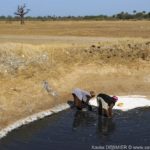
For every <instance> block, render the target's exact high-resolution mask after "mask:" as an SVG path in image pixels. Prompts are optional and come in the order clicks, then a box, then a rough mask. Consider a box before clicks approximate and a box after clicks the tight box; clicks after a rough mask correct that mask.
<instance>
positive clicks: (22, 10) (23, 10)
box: [15, 4, 30, 24]
mask: <svg viewBox="0 0 150 150" xmlns="http://www.w3.org/2000/svg"><path fill="white" fill-rule="evenodd" d="M29 11H30V9H26V5H25V4H24V5H20V6H19V5H18V9H17V11H16V12H15V15H16V16H19V18H20V23H21V24H24V16H25V15H26V14H27V13H29Z"/></svg>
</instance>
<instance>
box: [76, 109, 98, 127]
mask: <svg viewBox="0 0 150 150" xmlns="http://www.w3.org/2000/svg"><path fill="white" fill-rule="evenodd" d="M94 122H95V117H94V115H92V114H91V112H89V111H81V110H77V111H76V113H75V115H74V121H73V129H75V128H78V127H86V126H89V125H90V124H93V123H94Z"/></svg>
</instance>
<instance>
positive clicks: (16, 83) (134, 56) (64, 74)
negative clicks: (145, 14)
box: [0, 21, 150, 128]
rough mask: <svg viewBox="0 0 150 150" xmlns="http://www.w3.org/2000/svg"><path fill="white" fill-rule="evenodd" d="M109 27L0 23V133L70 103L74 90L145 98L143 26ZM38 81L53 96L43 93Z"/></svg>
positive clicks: (148, 45)
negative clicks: (13, 123) (50, 109)
mask: <svg viewBox="0 0 150 150" xmlns="http://www.w3.org/2000/svg"><path fill="white" fill-rule="evenodd" d="M111 23H112V27H111V29H110V26H111V25H110V22H108V21H102V22H96V21H95V22H85V21H84V22H81V21H79V22H27V23H26V25H25V26H20V25H19V23H17V22H15V23H14V22H13V23H12V24H5V22H0V34H1V37H0V85H1V87H0V128H3V127H5V126H6V125H8V124H10V123H12V122H14V121H16V120H18V119H20V118H22V117H26V116H28V115H31V114H33V113H35V112H39V111H42V110H45V109H48V108H50V107H52V106H54V105H56V104H58V103H62V102H66V101H67V100H70V99H72V97H71V94H70V93H71V90H72V89H73V88H75V87H80V88H83V89H86V90H95V91H96V92H97V93H98V92H106V93H108V94H113V95H118V94H119V95H125V94H143V95H147V96H149V89H150V76H149V72H150V39H149V38H146V39H143V38H141V37H149V32H150V29H149V22H148V21H141V22H139V21H137V22H132V21H131V22H130V21H127V22H123V21H121V22H120V21H119V22H111ZM102 26H103V27H102ZM139 26H141V27H142V26H144V28H140V29H139V28H138V27H139ZM117 27H120V28H121V29H120V31H118V32H114V31H115V30H116V29H117ZM131 27H132V29H131ZM133 27H135V28H133ZM107 29H108V30H107ZM109 29H110V30H109ZM105 31H107V32H105ZM108 31H109V33H108ZM130 31H132V32H130ZM138 31H140V32H138ZM141 31H143V32H141ZM104 32H105V34H104ZM23 33H24V34H25V35H26V36H23V35H24V34H23ZM2 34H4V35H2ZM10 35H11V36H10ZM36 35H38V36H36ZM41 35H43V36H41ZM45 35H48V36H45ZM49 35H50V36H49ZM52 35H55V36H54V37H53V36H52ZM56 35H57V36H56ZM58 35H61V36H62V35H63V36H62V37H59V36H58ZM64 35H67V36H65V37H64ZM70 35H78V37H70ZM85 35H88V36H106V37H105V38H101V37H97V38H96V37H81V36H85ZM107 36H109V37H107ZM118 36H119V37H120V36H122V37H124V36H126V37H128V36H133V37H134V36H135V37H137V38H117V37H118ZM112 37H116V38H112ZM29 43H30V44H29ZM44 80H47V81H48V82H49V84H50V85H51V86H52V87H53V89H54V90H56V91H57V92H58V94H59V96H58V97H53V96H51V95H49V94H48V93H47V91H46V90H44V89H43V81H44Z"/></svg>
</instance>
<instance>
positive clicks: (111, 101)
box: [97, 93, 118, 118]
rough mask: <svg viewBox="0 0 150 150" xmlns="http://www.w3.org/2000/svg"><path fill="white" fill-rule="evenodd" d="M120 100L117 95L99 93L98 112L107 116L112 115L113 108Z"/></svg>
mask: <svg viewBox="0 0 150 150" xmlns="http://www.w3.org/2000/svg"><path fill="white" fill-rule="evenodd" d="M117 101H118V97H117V96H112V97H111V96H109V95H107V94H103V93H100V94H98V95H97V103H98V113H99V115H102V116H105V117H110V118H111V117H112V115H113V114H112V108H113V107H114V106H115V103H116V102H117Z"/></svg>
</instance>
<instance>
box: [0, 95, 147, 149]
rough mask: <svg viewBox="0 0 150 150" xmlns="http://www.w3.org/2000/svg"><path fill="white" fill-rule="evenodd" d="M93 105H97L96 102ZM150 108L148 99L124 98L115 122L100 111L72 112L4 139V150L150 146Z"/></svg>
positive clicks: (66, 112)
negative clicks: (99, 114)
mask: <svg viewBox="0 0 150 150" xmlns="http://www.w3.org/2000/svg"><path fill="white" fill-rule="evenodd" d="M91 104H92V105H94V106H97V104H96V100H93V101H91ZM149 106H150V101H149V100H148V99H146V97H144V96H121V97H119V101H118V102H117V104H116V106H115V107H114V117H113V118H112V119H108V118H104V117H99V116H98V115H97V110H96V109H95V110H93V111H92V112H90V111H85V112H84V111H77V110H76V109H74V108H73V109H68V110H65V111H63V112H60V113H58V114H54V115H52V116H49V117H47V118H45V119H42V120H38V121H36V122H34V123H31V124H28V125H26V126H23V127H21V128H19V129H17V130H14V131H12V132H11V133H9V134H8V135H7V136H6V137H4V138H3V139H1V140H0V150H33V149H35V150H49V149H52V150H62V149H65V150H70V149H71V150H76V149H79V150H80V149H81V150H84V149H85V150H87V149H92V148H94V147H95V148H96V146H102V147H101V148H105V149H106V148H107V147H106V146H109V145H126V146H129V145H132V146H133V145H134V146H143V147H144V146H150V134H149V131H150V107H149ZM140 107H141V108H140ZM127 110H128V111H127Z"/></svg>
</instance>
